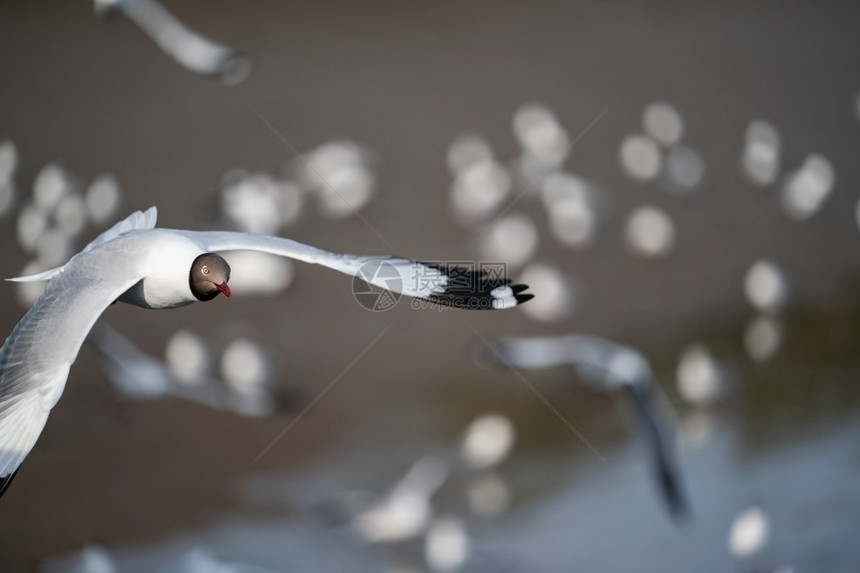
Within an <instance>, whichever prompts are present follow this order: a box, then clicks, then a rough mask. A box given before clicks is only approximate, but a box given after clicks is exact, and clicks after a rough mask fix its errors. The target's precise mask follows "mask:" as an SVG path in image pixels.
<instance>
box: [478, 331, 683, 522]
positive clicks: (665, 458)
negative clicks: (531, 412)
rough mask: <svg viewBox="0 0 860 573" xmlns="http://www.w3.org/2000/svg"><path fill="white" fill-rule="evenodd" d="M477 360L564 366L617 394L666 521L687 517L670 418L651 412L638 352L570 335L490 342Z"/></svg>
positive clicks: (650, 383)
mask: <svg viewBox="0 0 860 573" xmlns="http://www.w3.org/2000/svg"><path fill="white" fill-rule="evenodd" d="M478 357H479V360H480V361H481V362H484V363H489V364H493V365H498V366H507V367H509V368H516V369H525V370H537V369H544V368H554V367H557V366H564V365H570V366H573V368H574V370H575V371H576V374H577V376H578V377H579V378H580V379H581V380H582V381H583V382H584V383H586V384H587V385H588V386H590V387H592V388H594V389H596V390H599V391H602V392H613V393H621V394H623V396H624V397H625V398H626V399H627V400H628V401H629V403H630V404H631V405H632V407H633V410H634V411H635V412H636V415H637V418H638V420H639V425H640V427H641V428H642V430H643V431H644V433H645V436H646V439H647V441H648V443H649V445H650V447H651V454H652V458H653V464H654V471H655V476H656V478H657V483H658V485H659V487H660V491H661V493H662V495H663V499H664V500H665V502H666V506H667V507H668V509H669V511H670V513H671V514H672V517H673V518H675V519H680V518H685V517H686V516H687V515H688V514H689V506H688V503H687V500H686V497H685V495H684V491H683V487H682V485H681V479H680V475H679V469H678V464H677V461H676V459H675V457H676V456H675V444H674V440H673V436H674V432H673V431H670V430H671V426H670V424H669V420H671V416H665V415H661V410H662V409H658V408H657V407H656V406H657V404H655V401H654V397H655V396H654V393H655V391H656V390H655V384H654V375H653V373H652V372H651V367H650V366H649V365H648V362H647V361H646V360H645V358H644V357H643V356H642V355H641V354H640V353H639V352H638V351H636V350H634V349H632V348H630V347H627V346H623V345H621V344H617V343H614V342H611V341H609V340H606V339H604V338H599V337H597V336H588V335H576V334H573V335H568V336H557V337H549V336H547V337H537V336H536V337H531V338H505V339H501V340H497V341H492V342H490V343H488V344H487V345H484V346H483V347H482V348H481V349H480V351H479V355H478ZM667 418H668V420H667Z"/></svg>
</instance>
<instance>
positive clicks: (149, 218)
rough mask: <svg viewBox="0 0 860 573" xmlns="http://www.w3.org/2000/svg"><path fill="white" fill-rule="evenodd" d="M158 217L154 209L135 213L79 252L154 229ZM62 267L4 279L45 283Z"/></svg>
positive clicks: (17, 281)
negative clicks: (130, 234)
mask: <svg viewBox="0 0 860 573" xmlns="http://www.w3.org/2000/svg"><path fill="white" fill-rule="evenodd" d="M157 217H158V211H157V210H156V208H155V207H150V208H149V209H147V210H146V211H135V212H134V213H132V214H131V215H129V216H128V217H126V218H125V219H123V220H122V221H120V222H119V223H117V224H115V225H114V226H113V227H111V228H110V229H108V230H107V231H105V232H103V233H102V234H100V235H99V236H98V237H96V238H95V239H93V240H92V241H91V242H90V243H89V244H88V245H87V246H86V247H84V249H83V250H82V251H81V252H82V253H86V252H87V251H91V250H92V249H93V248H94V247H96V246H97V245H101V244H102V243H106V242H108V241H110V240H112V239H115V238H117V237H119V236H120V235H124V234H125V233H128V232H129V231H137V230H145V229H154V228H155V220H156V218H157ZM62 268H63V267H62V266H60V267H55V268H53V269H49V270H47V271H44V272H41V273H37V274H34V275H27V276H24V277H15V278H12V279H6V280H7V281H12V282H16V283H26V282H38V281H47V280H50V279H52V278H54V276H56V274H57V273H59V272H60V269H62Z"/></svg>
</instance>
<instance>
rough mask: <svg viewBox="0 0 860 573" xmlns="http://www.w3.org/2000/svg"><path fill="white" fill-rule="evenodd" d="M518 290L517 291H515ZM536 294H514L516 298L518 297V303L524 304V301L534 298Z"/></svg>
mask: <svg viewBox="0 0 860 573" xmlns="http://www.w3.org/2000/svg"><path fill="white" fill-rule="evenodd" d="M514 292H516V291H514ZM534 297H535V295H533V294H531V293H526V294H514V298H515V299H517V304H523V303H524V302H527V301H530V300H531V299H533V298H534Z"/></svg>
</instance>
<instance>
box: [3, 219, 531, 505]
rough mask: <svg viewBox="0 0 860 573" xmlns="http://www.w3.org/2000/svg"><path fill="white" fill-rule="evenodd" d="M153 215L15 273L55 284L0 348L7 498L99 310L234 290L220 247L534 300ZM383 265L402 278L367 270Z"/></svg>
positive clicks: (452, 295)
mask: <svg viewBox="0 0 860 573" xmlns="http://www.w3.org/2000/svg"><path fill="white" fill-rule="evenodd" d="M155 220H156V210H155V207H152V208H150V209H149V210H147V211H146V212H145V213H142V212H140V211H138V212H135V213H133V214H132V215H131V216H129V217H128V218H126V219H125V220H123V221H120V222H119V223H117V224H116V225H114V226H113V227H112V228H111V229H109V230H107V231H105V232H104V233H102V234H101V235H99V236H98V237H97V238H96V239H95V240H94V241H93V242H92V243H90V244H89V245H87V246H86V247H85V248H84V250H83V251H81V252H80V253H78V254H77V255H75V256H74V257H72V258H71V259H70V260H69V261H68V262H67V263H66V264H65V265H63V266H61V267H57V268H55V269H51V270H49V271H45V272H43V273H39V274H37V275H32V276H28V277H19V278H17V279H12V280H16V281H38V280H50V283H49V284H48V286H47V288H46V289H45V291H44V292H43V293H42V295H41V296H40V297H39V299H38V300H37V301H36V303H35V304H34V305H33V306H32V307H31V308H30V310H29V311H28V312H27V314H26V315H25V316H24V318H22V319H21V321H20V322H19V323H18V324H17V325H16V326H15V329H14V330H13V331H12V334H10V335H9V337H8V338H7V339H6V342H5V343H4V344H3V347H2V348H0V495H2V493H3V491H5V489H6V488H7V487H8V485H9V483H10V482H11V480H12V478H13V477H14V475H15V473H16V471H17V470H18V467H19V466H20V465H21V462H22V461H23V460H24V458H25V457H26V456H27V454H28V453H29V452H30V450H31V449H32V448H33V446H34V445H35V443H36V440H37V438H38V437H39V434H41V433H42V428H43V427H44V426H45V422H46V421H47V419H48V413H49V412H50V411H51V408H53V407H54V405H55V404H56V403H57V400H59V398H60V395H61V394H62V392H63V388H64V387H65V385H66V379H67V377H68V374H69V368H70V367H71V365H72V363H73V362H74V361H75V358H76V357H77V354H78V350H79V349H80V347H81V344H82V343H83V341H84V339H85V338H86V336H87V334H88V333H89V331H90V329H91V328H92V326H93V324H94V323H95V322H96V320H97V319H98V318H99V316H100V315H101V313H102V312H103V311H104V310H105V309H106V308H107V307H108V306H109V305H110V304H111V303H113V302H115V301H118V300H119V301H122V302H127V303H130V304H134V305H137V306H141V307H143V308H175V307H179V306H184V305H188V304H191V303H193V302H197V301H207V300H211V299H213V298H215V297H216V296H217V295H218V294H220V293H224V294H225V295H226V296H230V287H229V286H228V285H227V283H228V281H229V279H230V267H229V266H228V264H227V263H226V261H225V260H224V259H223V258H222V257H221V256H219V255H217V254H215V252H216V251H235V250H251V251H262V252H266V253H271V254H274V255H279V256H283V257H288V258H293V259H297V260H300V261H304V262H307V263H314V264H319V265H323V266H325V267H328V268H331V269H334V270H336V271H338V272H341V273H345V274H349V275H353V276H354V277H355V276H356V275H360V277H361V278H362V279H363V280H366V282H368V283H370V284H372V285H374V286H376V287H379V288H383V289H388V290H393V291H395V292H399V293H400V294H403V295H406V296H411V297H416V298H420V299H424V300H427V301H429V302H432V303H435V304H439V305H446V306H453V307H460V308H475V309H504V308H510V307H514V306H516V305H517V304H519V303H521V302H524V301H526V300H528V299H530V298H531V297H532V295H530V294H523V291H524V290H525V289H526V288H527V287H525V286H523V285H513V286H512V285H510V279H506V278H489V277H484V276H482V275H480V274H476V273H474V272H471V271H467V272H464V270H463V269H462V268H456V267H446V266H442V265H432V264H427V263H420V262H416V261H410V260H408V259H401V258H396V257H373V256H357V255H340V254H334V253H330V252H327V251H323V250H321V249H317V248H315V247H311V246H308V245H303V244H301V243H298V242H296V241H292V240H289V239H284V238H280V237H271V236H267V235H251V234H247V233H237V232H228V231H214V232H198V231H184V230H176V229H156V228H155ZM383 264H384V265H387V267H386V268H388V269H390V270H392V272H395V273H396V274H397V276H396V277H394V278H396V279H397V280H392V277H391V276H390V275H389V274H381V273H371V272H367V270H366V268H367V265H376V266H382V265H383ZM362 270H364V272H360V271H362ZM262 280H265V278H263V279H262Z"/></svg>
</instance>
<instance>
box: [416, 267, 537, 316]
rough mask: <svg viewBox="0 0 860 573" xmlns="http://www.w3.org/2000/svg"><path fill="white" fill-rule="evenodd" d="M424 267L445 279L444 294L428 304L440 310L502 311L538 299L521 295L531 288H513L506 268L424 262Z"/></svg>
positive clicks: (514, 286) (429, 297) (432, 296)
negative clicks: (437, 272) (506, 274)
mask: <svg viewBox="0 0 860 573" xmlns="http://www.w3.org/2000/svg"><path fill="white" fill-rule="evenodd" d="M420 264H422V265H424V266H426V267H428V268H430V269H434V270H436V271H439V272H441V273H442V274H443V275H445V277H446V279H447V282H446V283H445V288H444V292H441V293H437V294H431V295H429V296H427V297H426V300H429V301H430V302H432V303H434V304H438V305H440V306H449V307H453V308H462V309H469V310H501V309H506V308H513V307H514V306H517V305H519V304H522V303H524V302H526V301H527V300H531V299H532V298H533V296H534V295H531V294H521V293H522V292H523V291H525V290H526V289H528V288H529V287H528V285H521V284H518V285H512V284H511V279H509V278H508V277H506V276H504V274H503V272H500V271H503V270H504V269H503V268H502V267H498V268H496V267H491V266H483V267H479V268H470V267H465V266H462V267H461V266H457V265H444V264H436V263H428V262H421V263H420Z"/></svg>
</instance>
